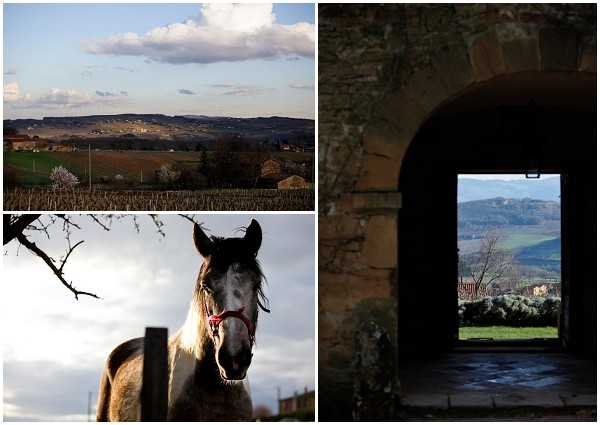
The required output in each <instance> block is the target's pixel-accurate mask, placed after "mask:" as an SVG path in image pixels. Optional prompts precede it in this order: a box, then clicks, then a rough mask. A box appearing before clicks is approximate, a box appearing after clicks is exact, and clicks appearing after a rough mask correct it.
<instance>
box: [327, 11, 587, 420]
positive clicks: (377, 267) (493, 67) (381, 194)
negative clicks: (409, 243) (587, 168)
mask: <svg viewBox="0 0 600 425" xmlns="http://www.w3.org/2000/svg"><path fill="white" fill-rule="evenodd" d="M318 31H319V72H318V75H319V198H320V199H319V209H320V211H319V391H320V404H319V412H320V418H322V419H325V420H326V419H332V418H337V419H349V418H350V416H349V415H350V412H351V406H350V402H351V398H352V369H351V359H352V353H353V349H354V347H353V342H352V341H353V340H354V333H355V330H356V329H358V326H359V325H360V324H361V323H363V322H364V321H365V320H375V321H376V322H377V323H378V324H379V325H381V326H383V327H384V328H385V329H386V330H387V331H388V332H389V334H390V335H391V336H392V339H393V341H392V344H393V345H394V346H395V347H397V338H396V337H395V336H396V334H397V326H398V324H397V314H396V304H397V299H396V296H397V295H396V291H397V289H396V288H397V270H396V268H397V258H398V255H402V250H403V249H409V247H402V246H397V245H398V242H397V240H398V238H397V220H398V210H399V209H400V208H401V204H402V197H401V193H399V192H398V184H399V175H400V168H401V164H402V158H403V156H404V154H405V152H406V150H407V148H408V146H409V144H410V143H411V141H412V140H413V138H414V136H415V134H416V132H417V131H418V129H419V128H420V127H421V126H422V124H423V123H424V122H425V121H426V120H427V119H428V117H430V116H431V114H432V113H434V112H435V111H436V109H437V108H439V107H440V105H444V104H445V103H447V102H449V101H451V100H452V99H455V98H457V97H458V96H460V95H461V94H462V93H464V92H466V91H468V90H469V89H470V88H472V87H474V86H477V85H478V84H484V83H487V82H489V81H492V80H493V79H494V78H496V77H500V76H506V75H511V74H517V73H522V72H530V73H531V72H540V73H542V72H545V73H548V72H568V73H586V74H589V73H593V74H595V72H596V38H595V34H596V8H595V5H558V4H556V5H544V4H535V5H527V4H508V5H494V4H461V5H443V4H438V5H434V4H430V5H425V4H423V5H417V4H408V5H405V4H386V5H347V4H346V5H323V4H321V5H319V29H318Z"/></svg>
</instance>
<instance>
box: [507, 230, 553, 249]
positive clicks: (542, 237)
mask: <svg viewBox="0 0 600 425" xmlns="http://www.w3.org/2000/svg"><path fill="white" fill-rule="evenodd" d="M555 238H556V235H549V234H547V233H546V234H544V233H509V234H508V235H507V237H506V239H502V240H501V241H500V247H501V248H503V249H508V250H513V249H517V248H524V247H527V246H532V245H535V244H538V243H540V242H544V241H548V240H550V239H555Z"/></svg>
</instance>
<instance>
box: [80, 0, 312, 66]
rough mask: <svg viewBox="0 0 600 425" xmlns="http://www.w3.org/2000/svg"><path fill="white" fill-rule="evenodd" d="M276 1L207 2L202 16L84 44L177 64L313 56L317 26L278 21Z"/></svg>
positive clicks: (87, 47) (99, 51) (92, 50)
mask: <svg viewBox="0 0 600 425" xmlns="http://www.w3.org/2000/svg"><path fill="white" fill-rule="evenodd" d="M275 20H276V17H275V14H274V13H273V6H272V5H271V4H267V5H258V4H207V5H204V6H203V7H202V10H201V13H200V17H199V18H198V19H195V20H192V19H190V20H187V21H185V22H183V23H174V24H170V25H166V26H163V27H157V28H154V29H152V30H150V31H149V32H147V33H146V34H143V35H138V34H136V33H133V32H127V33H123V34H116V35H112V36H110V37H108V38H105V39H103V40H91V41H86V42H84V49H85V50H86V51H87V52H89V53H93V54H112V55H126V56H142V57H145V58H146V60H148V59H149V60H152V61H157V62H166V63H173V64H184V63H203V64H208V63H214V62H234V61H243V60H248V59H265V58H275V57H288V56H304V57H313V56H314V50H315V28H314V25H313V24H310V23H307V22H299V23H296V24H292V25H282V24H277V23H276V22H275Z"/></svg>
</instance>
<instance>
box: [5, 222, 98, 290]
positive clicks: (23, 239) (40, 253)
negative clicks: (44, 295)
mask: <svg viewBox="0 0 600 425" xmlns="http://www.w3.org/2000/svg"><path fill="white" fill-rule="evenodd" d="M17 240H18V241H19V242H21V244H22V245H23V246H25V247H26V248H27V249H29V250H30V251H31V252H33V253H34V254H35V255H37V256H38V257H40V258H41V259H42V260H44V262H45V263H46V264H47V265H48V267H50V269H51V270H52V271H53V272H54V274H55V275H56V277H58V279H59V280H60V282H61V283H62V284H63V285H64V286H65V287H66V288H67V289H68V290H69V291H71V292H72V293H73V294H74V295H75V299H76V300H79V295H87V296H89V297H93V298H97V299H100V297H99V296H98V295H96V294H93V293H91V292H85V291H79V290H77V289H76V288H75V287H74V286H73V284H72V283H69V282H67V281H66V280H65V278H64V277H63V272H62V269H63V267H64V265H65V262H66V259H67V257H68V256H69V255H70V253H71V252H73V249H75V247H76V246H78V245H79V244H80V243H81V242H83V241H81V242H78V243H77V244H76V245H75V247H73V248H71V249H70V250H69V252H68V253H67V256H66V257H65V260H63V262H62V264H61V267H60V269H57V268H56V266H55V265H54V262H53V260H52V259H51V258H50V257H49V256H48V255H47V254H46V253H45V252H44V251H43V250H41V249H40V248H39V247H38V246H37V245H36V244H35V243H34V242H31V241H30V240H29V239H27V237H26V236H25V235H23V234H22V233H21V234H19V235H18V236H17Z"/></svg>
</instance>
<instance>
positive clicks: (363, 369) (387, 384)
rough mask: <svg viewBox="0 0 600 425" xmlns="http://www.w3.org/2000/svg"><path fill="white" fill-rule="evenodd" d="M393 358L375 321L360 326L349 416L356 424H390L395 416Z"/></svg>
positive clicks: (387, 341) (390, 346)
mask: <svg viewBox="0 0 600 425" xmlns="http://www.w3.org/2000/svg"><path fill="white" fill-rule="evenodd" d="M395 361H396V359H395V355H394V350H393V347H392V343H391V340H390V336H389V333H388V331H387V330H386V329H385V328H383V326H381V325H380V324H378V323H376V322H375V321H372V320H370V321H366V322H363V323H362V324H360V325H359V327H358V330H357V331H356V333H355V335H354V356H353V359H352V366H353V371H354V394H353V412H352V416H353V419H354V420H357V421H361V420H362V421H364V420H369V421H377V420H389V419H390V418H392V417H393V415H394V406H395V404H396V403H395V397H394V393H395V391H394V390H395V377H394V374H393V373H390V371H391V370H393V369H394V363H395Z"/></svg>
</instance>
